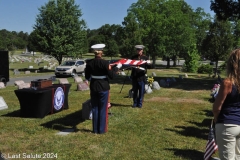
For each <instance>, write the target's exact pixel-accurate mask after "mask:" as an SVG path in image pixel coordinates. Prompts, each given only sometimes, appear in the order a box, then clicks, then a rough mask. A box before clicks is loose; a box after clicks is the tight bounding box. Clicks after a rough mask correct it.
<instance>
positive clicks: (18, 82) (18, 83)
mask: <svg viewBox="0 0 240 160" xmlns="http://www.w3.org/2000/svg"><path fill="white" fill-rule="evenodd" d="M23 83H24V81H23V80H19V81H15V82H14V84H15V86H18V85H20V84H23Z"/></svg>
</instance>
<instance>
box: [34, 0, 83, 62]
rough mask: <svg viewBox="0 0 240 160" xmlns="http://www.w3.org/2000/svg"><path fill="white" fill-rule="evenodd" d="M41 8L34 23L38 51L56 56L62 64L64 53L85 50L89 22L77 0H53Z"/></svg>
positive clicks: (76, 54) (80, 52)
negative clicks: (87, 23)
mask: <svg viewBox="0 0 240 160" xmlns="http://www.w3.org/2000/svg"><path fill="white" fill-rule="evenodd" d="M39 11H40V13H39V15H37V18H36V24H35V25H34V27H33V28H34V34H33V36H34V37H33V39H34V42H33V43H34V45H35V46H36V48H37V50H38V51H41V52H43V53H44V54H48V55H51V56H53V57H55V58H56V60H57V61H58V63H59V64H61V62H62V58H63V56H72V57H80V56H81V55H82V54H83V53H86V51H87V40H86V35H87V33H86V23H85V21H84V20H83V19H80V18H81V16H82V12H81V10H80V9H79V5H76V4H75V1H74V0H50V1H49V2H48V3H46V4H45V5H44V6H42V7H40V8H39Z"/></svg>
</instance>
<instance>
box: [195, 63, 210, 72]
mask: <svg viewBox="0 0 240 160" xmlns="http://www.w3.org/2000/svg"><path fill="white" fill-rule="evenodd" d="M198 73H207V74H212V73H213V68H212V66H211V65H210V64H202V65H201V66H200V67H199V68H198Z"/></svg>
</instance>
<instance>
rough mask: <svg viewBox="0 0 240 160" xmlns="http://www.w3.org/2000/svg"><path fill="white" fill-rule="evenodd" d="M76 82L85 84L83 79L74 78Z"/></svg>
mask: <svg viewBox="0 0 240 160" xmlns="http://www.w3.org/2000/svg"><path fill="white" fill-rule="evenodd" d="M74 82H75V83H81V82H83V80H82V78H81V77H74Z"/></svg>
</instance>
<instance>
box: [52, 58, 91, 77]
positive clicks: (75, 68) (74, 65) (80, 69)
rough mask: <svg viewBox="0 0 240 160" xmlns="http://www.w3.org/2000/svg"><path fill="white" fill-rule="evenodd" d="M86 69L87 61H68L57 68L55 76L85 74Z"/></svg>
mask: <svg viewBox="0 0 240 160" xmlns="http://www.w3.org/2000/svg"><path fill="white" fill-rule="evenodd" d="M85 68H86V61H85V60H82V59H79V60H68V61H65V62H63V63H62V64H61V65H60V66H58V67H56V69H55V75H56V77H58V76H71V75H72V76H73V75H75V74H79V73H84V70H85Z"/></svg>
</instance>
